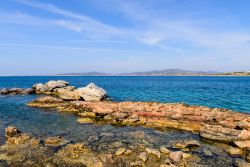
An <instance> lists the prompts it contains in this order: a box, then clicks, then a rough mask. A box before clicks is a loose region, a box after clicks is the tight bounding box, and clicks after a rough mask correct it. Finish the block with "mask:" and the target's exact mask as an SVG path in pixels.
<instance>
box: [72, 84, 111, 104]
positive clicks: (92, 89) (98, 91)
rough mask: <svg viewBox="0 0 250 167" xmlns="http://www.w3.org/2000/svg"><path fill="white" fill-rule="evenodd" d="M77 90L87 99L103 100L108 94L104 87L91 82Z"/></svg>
mask: <svg viewBox="0 0 250 167" xmlns="http://www.w3.org/2000/svg"><path fill="white" fill-rule="evenodd" d="M76 92H77V94H78V95H79V96H81V97H82V98H83V99H84V100H85V101H101V100H102V99H104V98H105V97H106V95H107V92H106V91H105V90H104V89H102V88H100V87H98V86H96V85H95V84H94V83H90V84H88V85H87V86H86V87H83V88H78V89H77V90H76Z"/></svg>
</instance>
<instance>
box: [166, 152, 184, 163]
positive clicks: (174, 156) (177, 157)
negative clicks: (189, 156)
mask: <svg viewBox="0 0 250 167" xmlns="http://www.w3.org/2000/svg"><path fill="white" fill-rule="evenodd" d="M169 158H170V160H171V162H173V163H180V162H181V161H182V159H183V152H182V151H175V152H172V153H170V154H169Z"/></svg>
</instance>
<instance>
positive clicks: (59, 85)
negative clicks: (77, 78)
mask: <svg viewBox="0 0 250 167" xmlns="http://www.w3.org/2000/svg"><path fill="white" fill-rule="evenodd" d="M45 85H46V86H47V87H48V89H49V90H50V91H52V90H54V89H55V88H63V87H66V86H68V85H69V82H66V81H63V80H57V81H54V80H52V81H49V82H47V83H46V84H45Z"/></svg>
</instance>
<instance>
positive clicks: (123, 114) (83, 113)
mask: <svg viewBox="0 0 250 167" xmlns="http://www.w3.org/2000/svg"><path fill="white" fill-rule="evenodd" d="M1 92H2V93H5V95H16V94H21V95H24V93H23V92H25V93H27V92H28V94H36V95H38V98H37V99H35V100H33V101H31V102H28V103H27V105H28V106H30V107H36V108H44V109H46V112H54V111H58V112H65V113H71V114H74V115H76V117H77V119H76V121H77V122H78V123H79V124H80V125H88V124H96V125H100V126H101V125H103V124H109V125H112V126H117V127H120V126H127V127H144V128H146V129H148V128H153V129H156V130H160V132H157V133H159V134H160V133H168V131H169V130H175V131H176V133H179V134H180V136H181V135H182V134H183V133H184V132H185V133H186V132H187V133H190V134H193V135H195V136H196V137H195V139H190V138H189V139H188V140H187V139H181V140H179V139H178V137H177V139H178V140H177V139H176V140H174V141H171V144H170V145H168V147H166V146H158V145H157V146H154V145H149V144H147V143H148V141H145V140H146V139H147V138H146V137H145V132H143V131H140V132H130V133H128V134H131V133H132V134H133V135H136V137H139V138H141V141H142V142H143V144H142V143H140V144H139V145H140V147H137V146H136V147H134V146H133V147H132V145H131V144H130V145H126V144H125V145H124V144H123V145H121V144H119V145H118V144H117V143H115V144H114V145H118V147H111V148H109V152H105V151H104V152H103V151H101V152H96V151H94V150H91V149H89V148H88V147H85V146H84V145H79V143H74V142H73V141H71V142H70V141H69V143H74V144H75V145H68V144H67V143H68V141H67V142H66V143H65V139H63V138H62V137H60V136H59V137H55V136H51V137H52V138H49V139H47V138H46V139H38V140H39V141H41V143H40V142H39V144H35V149H36V152H39V153H41V154H42V155H44V154H46V153H44V152H41V150H43V149H50V147H51V146H49V145H48V144H47V145H46V140H49V141H50V142H52V145H55V147H56V148H58V149H59V150H60V151H59V152H63V153H62V154H63V156H62V157H60V158H58V157H57V155H58V154H57V153H53V154H52V155H51V156H53V157H55V159H54V160H53V163H55V164H57V163H58V162H57V161H56V159H61V160H62V159H63V161H64V162H62V164H68V163H70V164H71V163H73V161H72V157H68V155H66V157H65V154H66V153H64V151H65V149H66V150H67V151H68V149H69V148H70V149H73V150H75V149H77V150H78V149H80V150H82V149H83V148H86V149H87V150H88V151H87V152H88V154H86V152H85V151H82V152H80V153H79V152H77V153H75V152H74V151H73V154H77V155H78V154H79V155H78V156H77V158H75V157H74V156H73V159H74V163H76V162H77V163H81V164H86V163H90V162H93V161H94V160H93V158H94V157H96V155H98V156H97V159H95V160H96V161H95V162H98V164H100V167H102V166H105V165H107V164H106V162H105V161H103V160H102V159H103V154H104V157H106V156H107V155H110V154H112V155H110V156H111V157H112V158H111V159H112V160H113V161H115V162H117V161H119V158H125V159H126V161H125V162H124V163H129V164H130V166H143V165H144V166H145V165H146V166H147V164H149V163H150V164H154V165H156V166H160V165H161V166H162V165H166V162H164V161H165V160H169V164H170V165H175V166H185V164H189V163H191V164H189V165H190V166H193V165H196V164H199V160H198V159H197V152H196V151H197V149H198V150H199V156H200V157H203V159H204V161H206V160H207V159H209V157H210V159H213V160H216V158H214V156H216V157H217V158H221V159H223V161H224V160H225V159H228V160H230V162H227V164H235V163H236V161H237V164H238V163H240V164H245V165H249V164H248V162H249V161H250V153H249V151H248V150H249V149H250V115H249V114H246V113H239V112H234V111H232V110H226V109H222V108H209V107H204V106H193V105H187V104H183V103H160V102H135V101H134V102H131V101H124V102H113V101H109V100H108V97H107V95H106V92H105V90H103V89H102V88H100V87H98V86H96V85H95V84H93V83H91V84H89V85H87V86H86V87H82V88H76V87H75V86H70V85H69V82H67V81H62V80H59V81H49V82H47V83H44V84H41V83H39V84H35V85H33V87H32V88H28V89H19V88H14V89H5V90H1ZM80 96H81V97H80ZM17 128H18V127H17ZM10 129H12V130H13V129H16V128H13V127H12V128H10ZM7 131H8V130H6V133H7ZM14 131H15V130H14ZM16 131H17V130H16ZM93 131H94V129H93ZM178 131H179V132H178ZM128 134H127V133H125V136H127V135H128ZM6 136H7V138H6V141H7V143H6V144H5V145H3V146H0V150H1V151H0V152H1V153H0V161H1V160H4V162H7V163H16V159H15V156H17V155H18V156H21V157H22V156H27V155H26V153H27V152H28V153H29V152H30V151H31V150H30V149H27V150H26V149H25V151H24V154H23V153H22V152H20V148H23V147H25V148H26V147H27V146H29V145H30V144H32V143H33V141H34V140H33V139H34V138H33V137H32V136H31V135H27V134H26V133H18V134H17V135H14V136H11V137H8V135H7V134H6ZM103 136H107V139H106V140H107V141H109V140H110V139H111V138H113V137H114V136H115V134H114V133H103V134H100V135H98V136H90V137H89V138H90V139H89V141H88V142H89V143H92V142H93V141H95V142H96V143H97V144H99V140H100V139H101V138H103ZM177 136H178V135H177ZM109 138H110V139H109ZM180 138H181V137H180ZM51 140H52V141H51ZM35 141H37V140H35ZM121 141H123V140H122V139H121V140H118V142H121ZM149 141H151V139H150V140H149ZM204 141H206V142H205V143H203V142H204ZM155 142H157V140H156V141H155ZM172 142H173V143H172ZM36 143H37V142H36ZM42 143H45V145H44V144H42ZM61 143H63V144H62V145H61ZM145 143H146V144H145ZM50 144H51V143H50ZM78 146H79V147H78ZM68 147H69V148H68ZM103 147H108V146H107V144H105V145H104V146H103ZM211 147H213V151H211V152H212V153H210V152H209V151H205V152H204V151H203V150H207V149H208V148H210V149H211ZM6 148H7V149H6ZM61 149H62V150H61ZM8 150H12V151H13V152H15V154H14V156H13V155H8ZM128 150H129V151H128ZM127 151H128V152H130V153H129V154H127V153H126V152H127ZM131 152H132V154H131ZM166 152H167V153H166ZM208 152H209V153H208ZM217 152H224V154H225V155H223V156H221V155H220V154H221V153H219V154H218V153H217ZM172 154H173V155H172ZM60 155H61V154H60ZM142 155H143V158H142V157H141V156H142ZM177 155H178V157H179V158H178V159H175V158H174V157H175V156H177ZM34 156H35V157H33V158H35V159H36V158H37V159H38V160H39V161H42V160H41V159H40V158H41V157H40V155H37V154H34ZM86 156H87V157H90V159H88V160H86V159H84V161H82V158H84V157H85V158H86ZM199 156H198V157H199ZM234 156H235V157H238V158H240V161H239V160H238V159H236V158H235V157H234ZM145 157H147V158H145ZM225 157H226V158H225ZM109 158H110V157H109ZM151 158H153V161H152V162H151ZM155 158H156V159H155ZM138 159H139V161H138ZM21 161H22V160H21ZM54 161H56V162H54ZM238 161H239V162H238ZM21 163H22V164H23V163H24V162H21ZM25 163H26V162H25ZM87 166H90V167H91V165H87ZM93 167H94V166H93ZM98 167H99V166H98ZM162 167H165V166H162Z"/></svg>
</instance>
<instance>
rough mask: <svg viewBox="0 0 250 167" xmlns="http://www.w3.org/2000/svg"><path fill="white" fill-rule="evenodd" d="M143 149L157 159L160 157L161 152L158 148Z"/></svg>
mask: <svg viewBox="0 0 250 167" xmlns="http://www.w3.org/2000/svg"><path fill="white" fill-rule="evenodd" d="M145 151H146V152H147V153H149V154H153V155H155V156H156V157H157V158H158V159H160V158H161V153H160V151H159V150H157V149H154V148H146V149H145Z"/></svg>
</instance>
